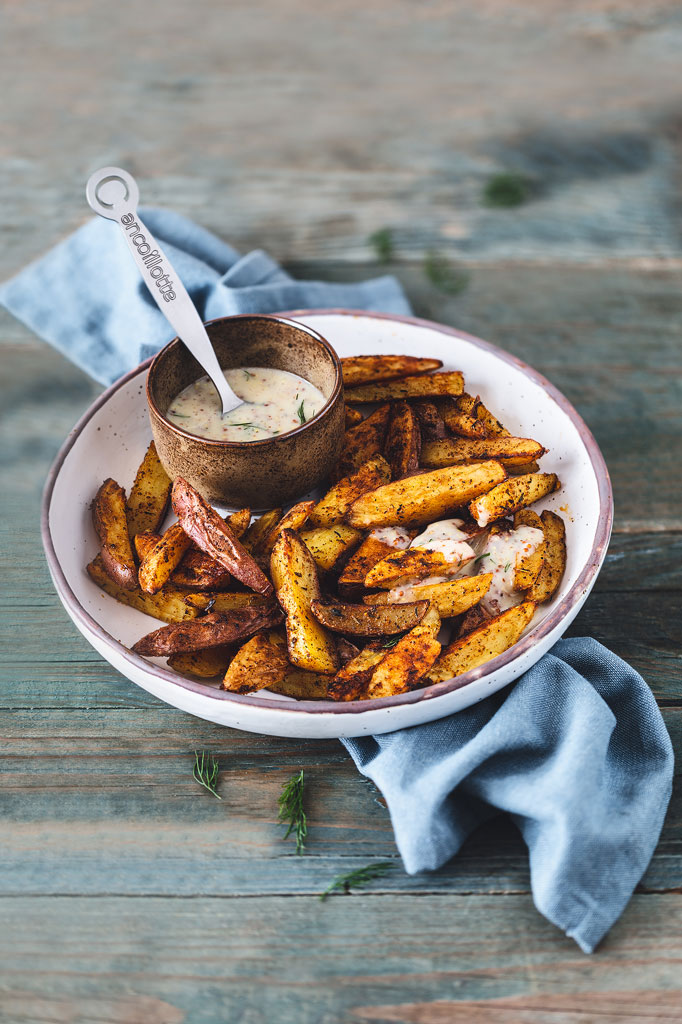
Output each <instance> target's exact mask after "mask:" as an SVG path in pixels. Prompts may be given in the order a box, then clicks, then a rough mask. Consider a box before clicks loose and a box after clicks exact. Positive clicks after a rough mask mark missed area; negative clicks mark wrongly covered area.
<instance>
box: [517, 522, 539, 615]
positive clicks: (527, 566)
mask: <svg viewBox="0 0 682 1024" xmlns="http://www.w3.org/2000/svg"><path fill="white" fill-rule="evenodd" d="M518 526H532V527H533V529H535V530H542V532H543V534H544V528H543V525H542V520H541V519H540V516H539V515H538V514H537V512H534V511H533V510H532V509H530V508H522V509H519V511H518V512H517V513H516V515H515V516H514V529H516V528H517V527H518ZM544 552H545V544H544V541H543V543H542V544H540V545H539V547H538V548H536V550H535V551H534V552H533V553H532V555H527V556H526V557H525V558H522V559H521V560H520V561H519V562H517V564H516V567H515V569H514V590H519V591H524V590H528V589H529V588H530V587H532V586H533V584H534V583H535V581H536V580H537V578H538V576H539V574H540V570H541V569H542V564H543V562H544ZM530 600H533V601H536V602H537V598H535V597H533V598H531V599H530ZM537 603H539V602H537Z"/></svg>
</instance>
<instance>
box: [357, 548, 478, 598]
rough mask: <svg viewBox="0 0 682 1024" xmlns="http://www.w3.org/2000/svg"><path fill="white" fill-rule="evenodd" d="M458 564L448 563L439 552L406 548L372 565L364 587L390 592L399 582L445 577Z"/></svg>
mask: <svg viewBox="0 0 682 1024" xmlns="http://www.w3.org/2000/svg"><path fill="white" fill-rule="evenodd" d="M459 565H460V563H459V562H457V563H454V564H453V563H451V562H448V560H447V559H446V557H445V555H443V554H442V553H441V552H440V551H426V550H425V549H424V548H407V550H406V551H392V552H391V553H390V555H386V557H385V558H382V560H381V561H380V562H377V563H376V565H373V566H372V568H371V569H370V570H369V572H368V573H367V575H366V576H365V586H366V587H381V589H382V590H390V589H391V587H394V586H395V585H396V583H397V582H398V581H399V580H405V579H410V580H423V579H426V577H427V576H447V574H448V570H453V569H455V568H458V567H459Z"/></svg>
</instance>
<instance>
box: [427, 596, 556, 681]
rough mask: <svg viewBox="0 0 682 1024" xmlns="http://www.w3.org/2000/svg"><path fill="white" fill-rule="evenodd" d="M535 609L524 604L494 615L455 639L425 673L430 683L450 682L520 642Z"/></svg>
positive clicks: (531, 602) (529, 603) (528, 603)
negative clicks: (449, 680)
mask: <svg viewBox="0 0 682 1024" xmlns="http://www.w3.org/2000/svg"><path fill="white" fill-rule="evenodd" d="M535 608H536V605H535V603H534V602H533V601H524V602H523V603H522V604H517V605H515V606H514V607H513V608H509V609H508V611H506V612H502V614H501V615H496V616H495V618H494V619H490V621H489V622H486V623H484V624H483V625H482V626H479V627H478V629H474V630H473V631H472V632H471V633H467V635H466V636H463V637H460V638H459V639H457V640H454V641H453V642H452V643H451V644H449V645H448V647H446V648H445V650H444V651H443V653H442V655H441V656H440V658H439V659H438V661H437V662H436V664H435V665H434V666H433V668H432V669H431V670H430V672H429V673H428V681H429V683H440V682H443V681H444V680H445V679H453V678H454V677H455V676H460V675H462V673H463V672H468V671H469V669H472V668H478V666H479V665H484V664H485V663H486V662H487V661H490V659H491V658H496V657H497V655H498V654H502V653H503V652H504V651H506V650H508V649H509V648H510V647H512V646H513V645H514V644H515V643H516V642H517V640H519V639H520V637H521V634H522V633H523V631H524V629H525V628H526V626H527V625H528V623H529V622H530V620H531V619H532V618H533V614H534V612H535Z"/></svg>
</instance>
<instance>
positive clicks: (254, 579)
mask: <svg viewBox="0 0 682 1024" xmlns="http://www.w3.org/2000/svg"><path fill="white" fill-rule="evenodd" d="M173 510H174V512H175V514H176V516H177V517H178V520H179V521H180V524H181V526H182V528H183V530H184V531H185V533H186V534H187V535H188V537H191V539H192V540H193V541H194V543H195V544H196V545H197V547H199V548H201V550H202V551H204V552H205V553H206V554H207V555H210V557H211V558H215V560H216V561H217V562H220V564H221V565H222V566H223V568H225V569H227V571H228V572H230V573H232V575H233V576H234V577H235V579H238V580H240V582H241V583H243V584H244V585H245V586H247V587H250V588H251V590H255V591H257V592H258V593H260V594H266V595H267V594H271V593H272V584H271V583H270V580H269V579H268V578H267V576H266V575H265V573H264V572H263V570H262V569H261V568H260V566H259V565H258V563H257V562H256V561H255V559H254V558H253V557H252V556H251V555H250V554H249V553H248V551H246V549H245V548H244V547H243V546H242V545H241V543H240V542H239V541H238V540H237V538H236V537H235V535H234V534H233V533H232V530H231V529H230V527H229V526H228V525H227V523H226V522H225V520H224V519H222V518H221V516H219V515H218V513H217V512H216V511H215V509H213V508H211V506H210V505H209V504H208V503H207V502H205V501H204V499H203V498H202V497H201V495H200V494H199V492H198V491H196V490H195V489H194V488H193V487H192V486H191V485H190V484H188V483H187V481H186V480H183V478H182V477H178V479H177V480H176V481H175V483H174V484H173Z"/></svg>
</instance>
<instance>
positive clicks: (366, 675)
mask: <svg viewBox="0 0 682 1024" xmlns="http://www.w3.org/2000/svg"><path fill="white" fill-rule="evenodd" d="M387 653H388V648H387V646H386V645H385V644H382V643H381V642H380V641H376V642H374V643H371V644H368V645H367V647H365V648H364V649H363V650H362V651H360V653H359V654H358V655H356V656H355V657H354V658H351V660H350V661H347V662H346V664H345V665H344V666H343V668H341V669H340V670H339V671H338V672H337V673H336V675H335V676H334V678H333V679H330V680H329V685H328V686H327V696H328V697H329V698H330V700H355V699H356V698H357V697H358V696H359V695H360V694H361V693H362V691H363V690H364V689H365V688H366V686H367V684H368V683H369V681H370V679H371V677H372V672H373V671H374V669H375V668H376V667H377V665H378V664H379V663H380V662H381V661H382V660H383V659H384V658H385V656H386V654H387Z"/></svg>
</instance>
